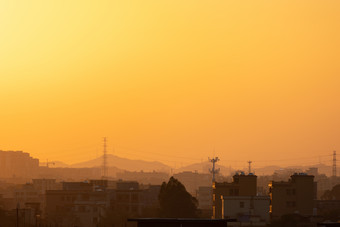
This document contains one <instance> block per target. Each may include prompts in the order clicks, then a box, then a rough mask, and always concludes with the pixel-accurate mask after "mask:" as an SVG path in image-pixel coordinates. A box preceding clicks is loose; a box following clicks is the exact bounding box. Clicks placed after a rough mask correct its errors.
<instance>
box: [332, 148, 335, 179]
mask: <svg viewBox="0 0 340 227" xmlns="http://www.w3.org/2000/svg"><path fill="white" fill-rule="evenodd" d="M332 175H333V177H336V151H333V174H332Z"/></svg>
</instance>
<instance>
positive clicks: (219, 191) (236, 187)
mask: <svg viewBox="0 0 340 227" xmlns="http://www.w3.org/2000/svg"><path fill="white" fill-rule="evenodd" d="M256 194H257V176H256V175H254V174H249V175H245V174H244V173H241V174H236V175H234V176H233V181H232V182H231V183H229V182H223V183H218V182H214V183H213V218H216V219H219V218H223V217H222V199H221V196H256Z"/></svg>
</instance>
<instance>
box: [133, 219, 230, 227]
mask: <svg viewBox="0 0 340 227" xmlns="http://www.w3.org/2000/svg"><path fill="white" fill-rule="evenodd" d="M128 221H130V222H137V226H138V227H159V226H162V227H226V226H227V224H228V222H233V221H235V220H234V219H196V218H193V219H192V218H136V219H128Z"/></svg>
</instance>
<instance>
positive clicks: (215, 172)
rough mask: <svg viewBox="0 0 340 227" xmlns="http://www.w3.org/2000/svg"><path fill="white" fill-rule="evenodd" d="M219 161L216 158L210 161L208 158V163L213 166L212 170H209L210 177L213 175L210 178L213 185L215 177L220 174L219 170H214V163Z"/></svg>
mask: <svg viewBox="0 0 340 227" xmlns="http://www.w3.org/2000/svg"><path fill="white" fill-rule="evenodd" d="M219 160H220V159H219V158H218V157H215V158H212V159H210V158H209V162H212V164H213V168H212V169H209V171H210V173H212V175H213V177H212V182H213V183H214V182H215V175H216V174H218V173H219V172H220V169H215V163H216V162H218V161H219Z"/></svg>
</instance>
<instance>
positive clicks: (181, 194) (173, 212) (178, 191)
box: [159, 177, 197, 218]
mask: <svg viewBox="0 0 340 227" xmlns="http://www.w3.org/2000/svg"><path fill="white" fill-rule="evenodd" d="M159 204H160V214H161V216H162V217H166V218H193V217H196V212H197V200H196V198H194V197H193V196H191V195H190V193H189V192H187V190H186V189H185V187H184V185H183V184H182V183H181V182H179V181H178V180H177V179H175V178H174V177H171V178H170V179H169V182H168V183H165V182H163V184H162V187H161V190H160V193H159Z"/></svg>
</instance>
